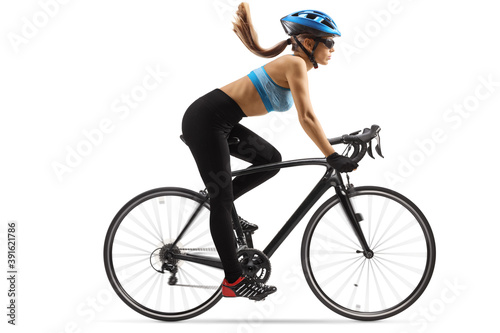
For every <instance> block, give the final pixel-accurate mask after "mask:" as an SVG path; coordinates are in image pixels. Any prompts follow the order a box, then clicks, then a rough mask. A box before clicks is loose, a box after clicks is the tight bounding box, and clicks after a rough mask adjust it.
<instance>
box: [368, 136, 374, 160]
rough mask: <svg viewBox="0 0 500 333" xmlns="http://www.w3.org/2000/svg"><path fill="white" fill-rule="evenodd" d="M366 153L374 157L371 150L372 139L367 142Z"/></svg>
mask: <svg viewBox="0 0 500 333" xmlns="http://www.w3.org/2000/svg"><path fill="white" fill-rule="evenodd" d="M368 155H370V157H371V158H373V159H375V157H373V151H372V140H370V142H368Z"/></svg>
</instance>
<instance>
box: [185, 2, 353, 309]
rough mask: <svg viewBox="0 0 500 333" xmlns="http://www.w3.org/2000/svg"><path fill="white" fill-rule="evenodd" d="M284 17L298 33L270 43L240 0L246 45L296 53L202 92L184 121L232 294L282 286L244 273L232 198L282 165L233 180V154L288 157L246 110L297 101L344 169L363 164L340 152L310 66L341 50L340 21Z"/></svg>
mask: <svg viewBox="0 0 500 333" xmlns="http://www.w3.org/2000/svg"><path fill="white" fill-rule="evenodd" d="M281 23H282V26H283V28H284V29H285V32H286V33H287V34H288V35H289V36H291V38H289V39H287V40H284V41H282V42H280V43H278V44H276V45H275V46H274V47H272V48H270V49H263V48H262V47H261V46H260V45H259V43H258V40H257V33H256V32H255V30H254V28H253V25H252V21H251V18H250V10H249V7H248V4H247V3H241V4H240V5H239V7H238V11H237V13H236V19H235V22H234V23H233V26H234V29H233V30H234V31H235V33H236V34H237V35H238V37H239V38H240V39H241V41H242V42H243V44H244V45H245V46H246V47H247V48H248V49H249V50H250V51H251V52H253V53H255V54H256V55H259V56H261V57H267V58H271V57H275V56H277V55H279V54H280V53H282V52H283V51H284V50H285V48H286V47H287V46H288V45H290V44H291V45H292V51H293V52H294V53H293V55H283V56H281V57H279V58H277V59H275V60H273V61H271V62H269V63H267V64H265V65H264V66H262V67H260V68H258V69H255V70H253V71H251V72H250V74H248V75H247V76H244V77H242V78H240V79H238V80H236V81H234V82H231V83H229V84H228V85H226V86H223V87H221V88H220V89H215V90H213V91H211V92H209V93H207V94H206V95H204V96H202V97H200V98H199V99H197V100H196V101H195V102H193V103H192V104H191V105H190V106H189V108H188V109H187V110H186V113H185V115H184V117H183V120H182V132H183V136H184V140H185V141H186V144H187V145H188V146H189V148H190V150H191V152H192V154H193V157H194V159H195V161H196V164H197V166H198V169H199V172H200V174H201V177H202V179H203V181H204V183H205V185H206V187H207V190H208V193H209V196H210V209H211V213H210V232H211V234H212V238H213V240H214V244H215V247H216V248H217V252H218V254H219V256H220V259H221V262H222V265H223V267H224V274H225V278H224V280H223V283H222V294H223V296H225V297H248V298H250V299H253V300H262V299H264V298H265V297H266V296H267V295H269V294H271V293H273V292H275V291H276V287H274V286H268V285H264V284H262V283H258V282H257V281H255V280H253V279H252V278H251V277H249V276H246V275H244V274H243V272H242V268H241V265H240V263H239V262H238V259H237V255H236V247H235V238H234V233H233V224H232V219H231V211H232V207H233V200H236V199H237V198H238V197H240V196H241V195H243V194H245V193H246V192H248V191H250V190H251V189H253V188H255V187H256V186H258V185H260V184H262V183H263V182H265V181H266V180H268V179H269V178H271V177H273V176H274V175H275V174H276V173H277V172H278V171H269V172H260V173H255V174H251V175H246V176H241V177H236V178H235V179H234V180H233V181H231V167H230V155H232V156H235V157H237V158H240V159H242V160H244V161H247V162H250V163H252V164H253V165H259V164H266V163H272V162H280V161H281V155H280V153H279V152H278V151H277V150H276V148H274V147H273V146H272V145H271V144H270V143H268V142H267V141H266V140H264V139H263V138H261V137H259V136H258V135H257V134H255V133H254V132H252V131H250V130H249V129H247V128H246V127H244V126H243V125H241V124H240V123H239V122H240V120H241V119H242V118H243V117H253V116H260V115H265V114H267V113H268V112H271V111H287V110H288V109H290V108H291V107H292V105H293V104H294V103H295V107H296V109H297V113H298V117H299V121H300V124H301V126H302V128H303V129H304V131H305V132H306V133H307V135H308V136H309V137H310V138H311V140H312V141H313V142H314V143H315V144H316V146H317V147H318V148H319V149H320V150H321V152H322V153H323V154H324V156H325V157H326V159H327V161H328V163H329V164H330V165H331V166H332V167H334V168H335V169H336V170H337V171H340V172H349V171H352V170H353V169H355V168H356V167H357V164H356V163H355V162H353V161H352V160H350V159H349V158H347V157H345V156H342V155H339V154H338V153H336V152H335V151H334V149H333V147H332V146H331V145H330V143H329V142H328V140H327V137H326V135H325V133H324V131H323V129H322V127H321V125H320V123H319V121H318V119H317V117H316V115H315V114H314V112H313V108H312V105H311V101H310V98H309V88H308V80H307V72H308V71H309V70H310V69H311V68H313V67H314V68H317V67H318V64H320V65H327V64H328V61H329V60H330V57H331V54H332V53H333V52H334V49H333V44H334V41H333V38H334V37H336V36H340V32H339V31H338V29H337V26H336V24H335V22H334V21H333V20H332V19H331V18H330V17H329V16H328V15H326V14H325V13H322V12H319V11H313V10H304V11H299V12H295V13H292V14H290V15H287V16H285V17H283V18H282V19H281ZM229 136H231V137H238V138H239V140H240V141H239V143H237V144H235V145H229V144H228V141H227V139H228V137H229ZM240 221H241V224H242V229H243V231H254V230H256V229H257V226H256V225H254V224H251V223H249V222H247V221H245V220H242V219H241V220H240Z"/></svg>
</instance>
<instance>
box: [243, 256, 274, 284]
mask: <svg viewBox="0 0 500 333" xmlns="http://www.w3.org/2000/svg"><path fill="white" fill-rule="evenodd" d="M236 255H237V257H238V261H239V262H240V264H241V268H242V269H243V273H244V274H246V275H248V276H250V277H252V278H254V279H255V280H256V281H257V282H261V283H266V282H267V280H269V277H270V276H271V262H270V261H269V258H268V257H267V256H266V255H265V254H264V252H262V251H260V250H257V249H248V248H247V249H242V250H239V251H238V252H237V254H236Z"/></svg>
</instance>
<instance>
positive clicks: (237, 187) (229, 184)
mask: <svg viewBox="0 0 500 333" xmlns="http://www.w3.org/2000/svg"><path fill="white" fill-rule="evenodd" d="M243 117H245V114H244V113H243V111H242V110H241V108H240V107H239V105H238V104H237V103H236V102H235V101H234V100H233V99H232V98H231V97H229V96H228V95H227V94H226V93H224V92H223V91H222V90H220V89H215V90H213V91H211V92H209V93H208V94H206V95H204V96H202V97H200V98H198V99H197V100H196V101H194V102H193V104H191V105H190V106H189V108H188V109H187V110H186V113H185V114H184V118H183V120H182V133H183V135H184V139H185V140H186V143H187V145H188V146H189V148H190V149H191V152H192V154H193V157H194V159H195V161H196V164H197V166H198V170H199V171H200V174H201V178H202V179H203V182H204V183H205V186H206V187H207V190H208V193H209V196H210V208H211V213H210V232H211V234H212V238H213V240H214V243H215V247H216V248H217V252H218V253H219V256H220V258H221V261H222V265H223V267H224V274H225V277H226V279H227V280H228V281H229V282H232V281H235V280H236V279H237V278H238V277H240V276H241V274H242V270H241V266H240V264H239V262H238V259H237V257H236V248H235V238H234V233H233V227H232V219H231V210H232V207H233V200H235V199H237V198H238V197H240V196H241V195H243V194H245V193H246V192H248V191H250V190H251V189H253V188H255V187H256V186H258V185H260V184H262V183H263V182H265V181H266V180H268V179H269V178H271V177H273V176H274V175H275V174H276V173H278V171H277V170H276V171H269V172H259V173H254V174H250V175H246V176H239V177H236V178H235V179H234V180H233V181H231V165H230V159H229V156H230V155H232V156H235V157H237V158H240V159H242V160H244V161H247V162H250V163H252V164H253V165H259V164H266V163H271V162H280V161H281V155H280V153H279V152H278V151H277V150H276V148H274V147H273V146H272V145H271V144H270V143H269V142H267V141H266V140H264V139H263V138H261V137H260V136H258V135H257V134H255V133H254V132H252V131H250V130H249V129H247V128H246V127H244V126H242V125H241V124H239V121H240V120H241V119H242V118H243ZM229 136H231V137H233V136H235V137H238V138H239V139H240V142H239V143H238V144H235V145H231V146H229V145H228V142H227V139H228V137H229Z"/></svg>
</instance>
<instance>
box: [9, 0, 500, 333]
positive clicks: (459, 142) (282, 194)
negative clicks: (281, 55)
mask: <svg viewBox="0 0 500 333" xmlns="http://www.w3.org/2000/svg"><path fill="white" fill-rule="evenodd" d="M62 2H63V1H61V2H60V3H59V2H55V1H49V0H41V1H16V2H12V1H9V2H6V1H3V2H2V3H1V5H0V22H1V23H0V27H1V37H2V39H1V41H0V52H1V59H2V61H1V62H0V91H1V98H0V110H1V121H0V145H1V146H0V147H1V151H0V156H1V164H0V165H1V172H0V188H1V192H0V205H1V206H0V222H1V230H0V235H1V242H2V243H1V248H2V250H1V251H2V253H3V254H2V255H1V256H0V257H1V258H3V259H2V261H4V263H3V264H1V265H0V266H1V267H4V268H3V269H4V270H5V272H6V271H7V269H6V232H7V222H8V221H17V222H18V226H19V227H18V243H17V244H18V267H19V280H18V291H19V295H18V306H19V307H18V326H16V327H15V328H13V327H11V326H10V325H8V324H7V323H6V321H7V317H6V315H5V314H6V312H7V310H6V309H5V307H6V304H7V301H8V300H7V296H6V293H7V285H6V279H5V278H2V281H3V282H2V284H1V288H2V290H0V295H2V296H1V298H0V304H2V305H1V308H2V309H3V310H2V314H1V316H0V318H2V320H1V321H2V323H1V324H0V325H1V326H2V330H4V327H8V328H9V329H10V330H12V331H22V332H28V331H36V332H58V333H59V332H73V331H76V332H109V331H120V332H137V331H139V330H147V331H148V332H154V331H162V332H168V331H173V330H174V329H175V330H179V331H181V332H198V331H205V332H254V331H255V332H271V331H275V330H276V329H291V328H297V330H306V329H313V330H318V331H320V332H322V331H327V330H328V331H340V330H342V331H344V332H361V331H365V330H371V331H376V332H441V331H443V329H447V330H450V331H451V330H454V329H464V330H467V331H471V330H478V331H490V332H491V331H495V330H498V327H499V325H498V323H497V322H496V319H495V318H496V316H497V315H498V311H499V310H500V307H499V306H498V300H499V296H500V293H499V284H498V281H499V280H500V276H499V274H498V271H497V270H495V268H496V267H497V266H498V259H497V254H498V249H497V246H496V245H497V243H498V235H499V231H500V228H499V226H498V224H499V222H500V221H499V218H498V211H497V209H495V208H497V207H498V201H497V200H496V199H497V198H498V194H497V188H498V185H499V179H498V175H497V170H498V166H499V163H498V162H497V161H498V156H497V153H498V150H497V149H496V147H497V139H498V137H499V136H498V122H499V120H500V117H499V116H498V114H497V113H496V112H498V110H499V107H500V97H499V95H500V85H499V84H500V83H499V82H500V68H499V64H498V59H500V47H499V46H498V31H500V21H499V20H498V9H499V8H498V6H496V5H495V2H494V1H489V0H474V1H451V0H443V1H430V0H414V1H410V0H400V1H391V0H375V1H374V0H370V1H312V0H309V1H307V3H306V2H304V1H291V0H290V1H249V3H250V8H251V13H252V15H253V16H252V17H253V22H254V25H255V28H256V30H257V32H258V33H259V40H260V42H261V44H262V45H264V46H272V45H274V44H275V43H277V42H278V41H281V40H283V39H285V38H286V35H285V34H284V33H283V30H282V28H281V25H280V23H279V19H280V18H281V17H283V16H284V15H286V14H289V13H291V12H293V11H296V10H300V9H308V8H313V9H318V10H322V11H325V12H327V13H329V14H330V15H331V16H332V17H333V18H334V20H335V21H336V23H337V24H338V26H339V29H340V31H341V32H342V37H341V38H339V39H337V44H336V52H335V53H334V56H333V57H332V60H331V62H330V64H329V65H328V66H321V67H320V68H319V69H318V70H311V71H310V72H309V81H310V90H311V98H312V102H313V106H314V108H315V112H316V113H317V115H318V117H319V118H320V120H321V122H322V124H323V127H324V129H325V131H326V132H327V134H328V135H329V136H337V135H340V134H344V133H348V132H351V131H354V130H357V129H362V128H364V127H367V126H370V125H371V124H374V123H376V124H379V125H380V126H381V128H382V132H381V137H382V148H383V153H384V155H385V159H382V158H377V159H375V160H371V159H369V158H366V159H365V160H363V161H362V162H361V163H360V167H359V169H358V171H356V172H355V173H353V174H352V181H353V183H354V184H355V185H379V186H386V187H391V188H393V189H395V190H397V191H399V192H401V193H403V194H404V195H406V196H408V197H409V198H410V199H411V200H412V201H414V202H415V203H416V204H417V205H418V206H419V207H420V208H421V209H422V210H423V212H424V213H425V214H426V216H427V218H428V220H429V221H430V223H431V225H432V227H433V230H434V233H435V237H436V242H437V250H438V259H437V263H436V270H435V273H434V277H433V279H432V281H431V283H430V285H429V287H428V289H427V290H426V292H425V293H424V295H423V296H422V297H421V298H420V299H419V300H418V302H417V303H415V304H414V305H413V306H412V307H411V308H409V309H408V310H407V311H405V312H404V313H402V314H400V315H398V316H396V317H393V318H390V319H387V320H384V321H381V322H376V323H363V322H356V321H352V320H349V319H345V318H343V317H340V316H339V315H337V314H335V313H333V312H331V311H330V310H328V309H327V308H326V307H325V306H323V305H322V304H321V303H320V302H319V301H318V300H317V299H316V298H315V297H314V295H313V294H312V292H311V291H310V290H309V287H308V286H307V283H306V281H305V279H304V277H303V275H302V273H301V268H300V241H301V237H302V232H303V230H304V228H305V225H306V222H307V220H308V219H309V218H310V215H311V213H309V214H308V216H307V217H306V219H305V220H304V221H303V222H302V223H301V224H299V225H298V227H297V228H296V229H295V230H294V231H293V232H292V234H291V235H290V237H289V238H288V239H287V240H286V241H285V242H284V243H283V245H282V247H280V248H279V249H278V251H277V252H276V253H275V255H274V256H273V258H272V262H273V276H272V277H271V280H270V282H269V283H271V284H273V285H276V286H277V287H278V293H277V294H275V295H274V296H272V297H269V298H268V299H267V300H266V301H265V302H263V303H255V302H251V301H248V300H245V299H235V300H227V299H223V300H221V302H219V303H218V304H217V305H216V306H215V307H214V308H212V309H211V310H209V311H208V312H206V313H205V314H203V315H201V316H199V317H197V318H194V319H191V320H188V321H185V322H180V323H163V322H157V321H154V320H151V319H148V318H146V317H142V316H141V315H139V314H137V313H135V312H134V311H132V310H131V309H129V308H128V307H127V306H126V305H125V304H124V303H122V302H121V300H119V299H118V297H117V296H116V295H115V294H114V293H112V291H110V286H109V283H108V281H107V278H106V275H105V272H104V266H103V261H102V248H103V242H104V236H105V233H106V230H107V227H108V225H109V223H110V221H111V220H112V218H113V216H114V214H115V213H116V212H117V211H118V210H119V209H120V208H121V206H122V205H123V204H124V203H125V202H127V201H128V200H129V199H131V198H132V197H133V196H135V195H137V194H139V193H141V192H143V191H146V190H148V189H151V188H155V187H161V186H182V187H187V188H192V189H195V190H199V189H201V188H202V183H201V180H200V178H199V175H198V173H197V170H196V168H195V164H194V161H193V160H192V157H191V155H190V153H189V150H188V149H187V147H186V146H185V145H184V144H182V142H181V141H180V140H179V139H178V136H179V134H180V132H181V129H180V124H181V119H182V115H183V113H184V110H185V109H186V108H187V107H188V106H189V104H190V103H191V102H192V101H194V100H195V99H196V98H197V97H199V96H200V95H202V94H204V93H206V92H208V91H210V90H212V89H214V88H216V87H220V86H223V85H225V84H227V83H228V82H231V81H233V80H236V79H238V78H240V77H241V76H243V75H246V74H247V73H248V72H249V71H250V70H252V69H254V68H256V67H258V66H261V65H263V64H264V63H266V61H268V60H267V59H263V58H259V57H257V56H255V55H253V54H252V53H250V52H249V51H248V50H246V48H245V47H244V46H243V45H242V44H241V42H240V41H239V39H238V38H237V37H236V36H235V35H234V33H233V32H232V31H231V28H232V26H231V18H232V14H233V13H234V11H235V10H236V7H237V4H238V2H237V1H233V0H205V1H201V0H199V1H159V0H157V1H155V0H145V1H118V0H115V1H111V0H110V1H90V0H88V1H76V0H75V1H66V3H64V4H63V3H62ZM47 3H49V4H51V5H44V4H47ZM55 4H57V6H56V5H55ZM43 8H45V11H46V12H49V14H50V15H49V14H44V13H45V12H44V9H43ZM388 13H389V14H388ZM30 24H36V25H34V29H33V27H31V30H30V28H29V27H28V26H29V25H30ZM289 52H290V49H287V51H285V53H289ZM148 68H149V69H150V70H151V69H157V70H159V71H160V72H162V73H163V74H162V75H163V77H161V80H160V81H161V82H160V83H159V84H158V86H157V87H156V88H155V89H153V90H151V91H148V93H147V96H144V97H145V98H144V100H142V101H140V102H138V103H137V105H135V107H134V108H130V109H129V110H128V111H130V112H129V113H128V114H125V113H124V112H125V111H124V109H123V108H122V109H121V110H122V111H121V113H120V112H118V113H117V112H115V111H117V106H118V105H121V106H122V107H123V106H124V104H123V103H122V102H121V98H122V96H123V95H125V94H129V95H130V94H131V92H132V91H134V89H138V88H137V87H138V86H139V87H140V85H141V84H142V82H143V79H144V78H145V77H146V76H147V75H148ZM165 73H168V74H165ZM482 80H483V81H482ZM488 80H489V81H490V82H492V83H490V84H484V81H488ZM151 82H152V81H151ZM120 103H121V104H120ZM454 108H455V109H454ZM459 108H461V109H462V110H464V111H463V112H462V114H461V115H460V114H459V113H457V112H456V110H458V109H459ZM454 110H455V111H454ZM106 119H108V121H109V122H110V123H111V124H112V125H111V127H110V128H108V133H105V134H104V135H103V136H102V138H101V139H100V140H98V141H96V144H94V145H92V146H90V148H89V146H88V145H87V146H86V147H87V153H88V154H87V155H86V156H83V157H82V158H81V159H80V160H75V159H74V160H73V162H74V163H73V166H72V167H68V169H65V172H63V173H62V174H61V172H60V173H59V174H58V173H57V172H56V171H55V169H54V165H56V164H57V163H59V165H62V164H66V165H67V161H66V159H67V158H68V154H70V153H69V151H70V150H71V149H77V147H80V148H81V147H83V146H82V145H85V141H86V137H85V134H84V132H89V131H92V130H95V129H96V128H98V127H99V125H100V124H101V122H102V121H103V120H104V121H106ZM242 123H243V124H244V125H245V126H248V127H249V128H251V129H253V130H255V131H256V132H257V133H261V134H263V135H264V136H265V137H266V138H267V139H268V140H269V141H271V142H272V143H273V144H274V145H275V146H276V147H277V148H278V150H280V151H281V153H282V155H283V158H284V159H293V158H303V157H320V152H319V150H318V149H317V148H316V147H315V146H314V145H313V143H312V142H311V141H310V140H309V139H308V138H307V136H306V134H305V133H304V132H303V131H302V129H301V128H300V125H299V124H298V121H297V120H296V110H295V109H294V108H293V109H292V110H290V112H288V113H285V114H278V113H273V114H270V115H268V116H266V117H259V118H253V119H244V120H243V121H242ZM92 133H95V132H92ZM433 133H434V139H433ZM436 133H438V134H439V135H437V134H436ZM436 135H437V136H436ZM430 140H434V141H433V142H431V141H430ZM73 158H74V157H73ZM234 166H235V167H244V166H245V164H244V163H240V162H236V161H235V163H234ZM322 172H323V170H322V169H321V168H319V169H318V168H315V167H311V168H299V169H293V170H283V171H281V173H280V174H278V176H276V177H275V178H273V179H272V180H270V181H269V182H268V183H266V184H264V185H262V187H260V188H258V189H256V190H255V191H254V192H253V193H249V194H248V195H247V196H245V197H243V198H241V199H240V200H239V201H238V208H239V213H240V215H242V216H243V217H245V218H246V219H248V220H250V221H252V222H254V223H257V224H258V225H259V227H260V229H259V231H258V232H257V234H256V241H255V245H256V246H257V247H260V248H263V247H265V245H266V244H267V242H268V241H269V240H270V239H271V237H272V235H274V234H275V233H276V232H277V231H278V230H279V228H280V226H281V225H282V224H283V223H284V221H285V220H286V219H287V218H288V216H289V215H290V214H291V213H292V212H293V207H296V206H297V205H298V203H299V202H300V201H301V200H302V199H303V198H304V197H305V196H306V194H307V193H308V191H309V190H310V189H311V188H312V186H313V185H314V183H315V182H316V181H317V180H318V179H319V177H320V175H321V174H322ZM277 189H279V190H277ZM329 195H331V193H330V192H329ZM326 198H327V197H326V196H325V198H324V200H326ZM5 274H6V273H5ZM290 276H292V277H293V279H290ZM285 277H288V279H287V278H285ZM452 285H455V287H453V288H452V287H450V286H452ZM457 286H458V287H457ZM273 297H275V300H273ZM93 300H94V301H93ZM278 300H279V301H278ZM91 304H94V305H93V306H91ZM487 327H489V329H487ZM491 327H495V328H491Z"/></svg>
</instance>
